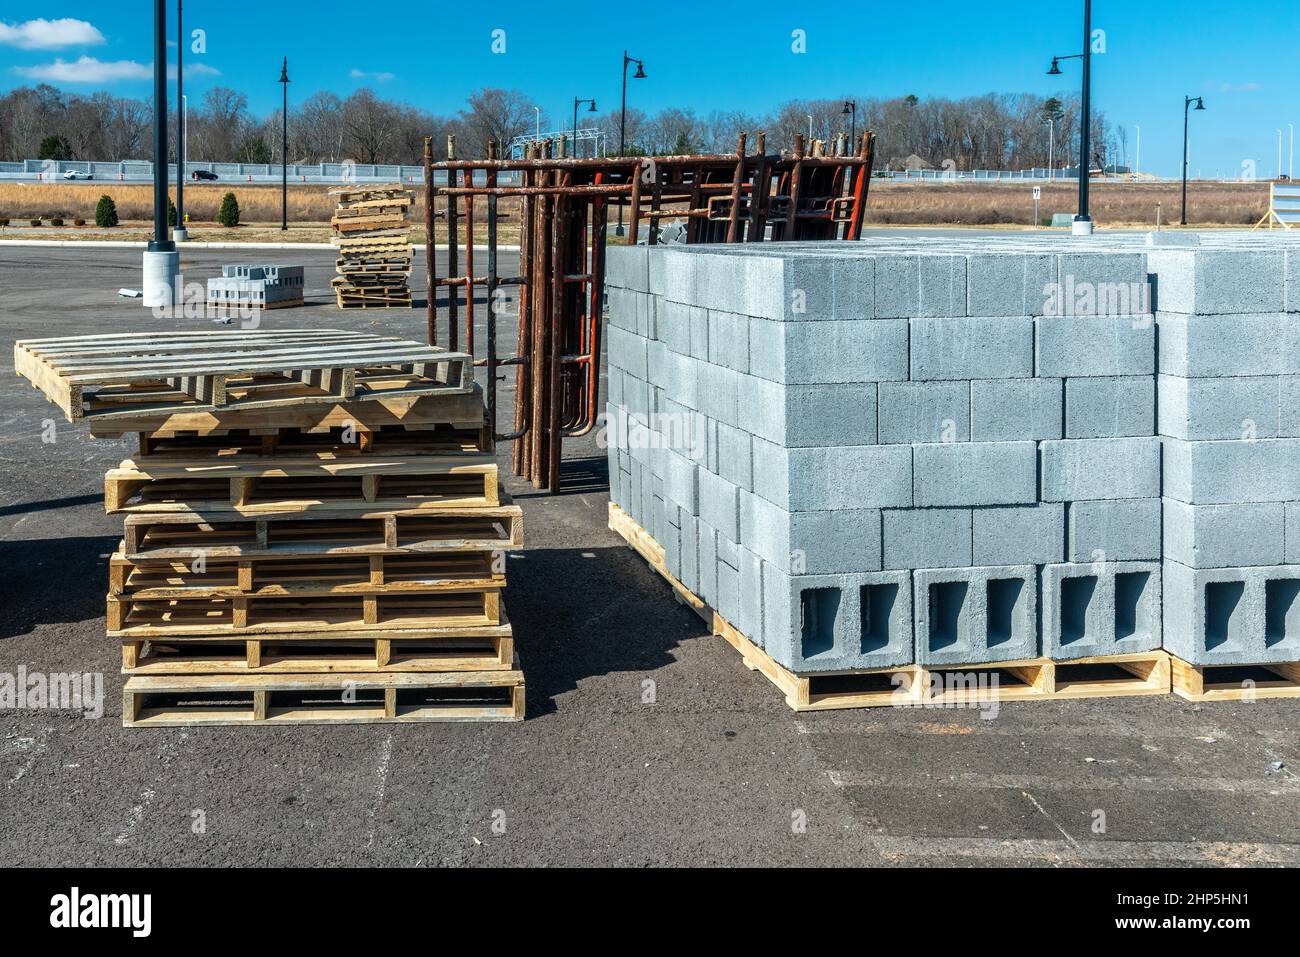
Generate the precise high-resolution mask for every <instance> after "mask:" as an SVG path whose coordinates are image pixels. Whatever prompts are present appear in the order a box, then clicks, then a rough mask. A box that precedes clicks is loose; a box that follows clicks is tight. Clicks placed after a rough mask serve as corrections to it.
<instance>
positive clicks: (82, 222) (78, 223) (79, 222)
mask: <svg viewBox="0 0 1300 957" xmlns="http://www.w3.org/2000/svg"><path fill="white" fill-rule="evenodd" d="M72 225H74V226H84V225H86V221H85V220H84V219H74V220H73V221H72Z"/></svg>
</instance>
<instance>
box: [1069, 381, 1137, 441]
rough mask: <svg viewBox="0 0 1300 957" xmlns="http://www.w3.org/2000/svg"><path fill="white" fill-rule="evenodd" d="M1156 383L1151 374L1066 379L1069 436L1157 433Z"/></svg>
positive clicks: (1077, 437)
mask: <svg viewBox="0 0 1300 957" xmlns="http://www.w3.org/2000/svg"><path fill="white" fill-rule="evenodd" d="M1155 429H1156V382H1155V379H1153V378H1152V377H1151V376H1149V375H1146V376H1098V377H1092V378H1083V379H1066V380H1065V437H1066V438H1067V439H1108V438H1121V437H1127V436H1135V435H1154V434H1155Z"/></svg>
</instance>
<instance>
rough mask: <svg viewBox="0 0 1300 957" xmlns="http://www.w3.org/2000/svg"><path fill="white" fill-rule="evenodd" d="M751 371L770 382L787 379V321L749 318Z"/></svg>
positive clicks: (751, 373) (752, 373)
mask: <svg viewBox="0 0 1300 957" xmlns="http://www.w3.org/2000/svg"><path fill="white" fill-rule="evenodd" d="M749 373H750V375H755V376H758V377H759V378H760V379H767V380H768V381H769V382H784V381H785V323H783V322H774V321H772V320H771V319H750V320H749Z"/></svg>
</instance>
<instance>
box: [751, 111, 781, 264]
mask: <svg viewBox="0 0 1300 957" xmlns="http://www.w3.org/2000/svg"><path fill="white" fill-rule="evenodd" d="M774 168H775V164H772V163H769V161H768V158H767V134H766V133H759V134H758V166H757V167H756V168H755V170H754V185H753V190H752V192H751V194H750V199H749V232H748V235H747V236H746V237H745V238H746V239H748V240H749V242H751V243H759V242H762V241H763V240H764V239H765V238H766V233H767V209H768V203H769V201H770V200H769V197H770V195H771V192H772V171H773V169H774Z"/></svg>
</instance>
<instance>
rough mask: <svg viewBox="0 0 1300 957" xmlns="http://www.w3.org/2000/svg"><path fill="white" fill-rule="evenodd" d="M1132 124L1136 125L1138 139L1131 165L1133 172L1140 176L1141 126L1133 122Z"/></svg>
mask: <svg viewBox="0 0 1300 957" xmlns="http://www.w3.org/2000/svg"><path fill="white" fill-rule="evenodd" d="M1134 126H1136V127H1137V131H1138V141H1137V159H1135V160H1134V161H1133V166H1134V168H1133V172H1134V173H1136V174H1137V175H1139V176H1140V175H1141V174H1142V127H1140V126H1137V124H1136V123H1135V124H1134Z"/></svg>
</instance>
